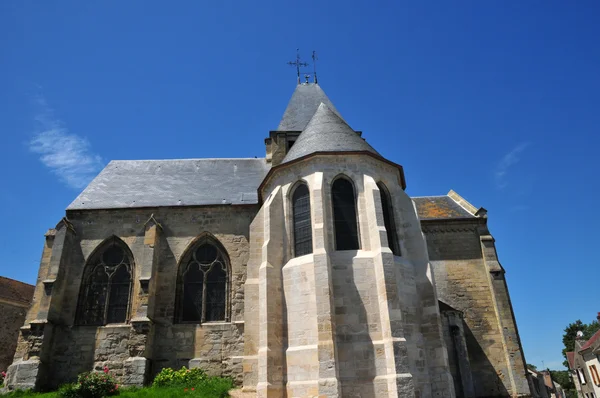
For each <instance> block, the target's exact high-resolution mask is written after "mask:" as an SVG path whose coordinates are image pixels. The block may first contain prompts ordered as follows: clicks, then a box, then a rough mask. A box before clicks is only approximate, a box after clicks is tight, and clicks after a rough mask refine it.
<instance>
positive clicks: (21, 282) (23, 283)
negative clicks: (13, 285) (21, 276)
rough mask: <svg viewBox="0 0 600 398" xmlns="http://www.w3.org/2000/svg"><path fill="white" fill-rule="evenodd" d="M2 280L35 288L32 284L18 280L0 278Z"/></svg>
mask: <svg viewBox="0 0 600 398" xmlns="http://www.w3.org/2000/svg"><path fill="white" fill-rule="evenodd" d="M0 279H6V280H7V281H13V282H17V283H20V284H22V285H27V286H33V287H35V285H32V284H31V283H27V282H23V281H20V280H18V279H13V278H8V277H6V276H0Z"/></svg>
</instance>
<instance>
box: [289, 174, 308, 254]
mask: <svg viewBox="0 0 600 398" xmlns="http://www.w3.org/2000/svg"><path fill="white" fill-rule="evenodd" d="M292 213H293V222H294V254H295V256H296V257H298V256H303V255H305V254H309V253H312V249H313V248H312V227H311V223H310V194H309V192H308V187H307V186H306V184H300V185H298V186H297V187H296V189H295V190H294V194H293V195H292Z"/></svg>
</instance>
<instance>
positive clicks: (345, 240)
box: [331, 178, 359, 250]
mask: <svg viewBox="0 0 600 398" xmlns="http://www.w3.org/2000/svg"><path fill="white" fill-rule="evenodd" d="M331 196H332V200H333V223H334V229H335V249H336V250H358V249H359V244H358V220H357V218H356V198H355V195H354V186H353V185H352V183H351V182H350V181H349V180H348V179H346V178H338V179H337V180H335V182H334V183H333V186H332V188H331Z"/></svg>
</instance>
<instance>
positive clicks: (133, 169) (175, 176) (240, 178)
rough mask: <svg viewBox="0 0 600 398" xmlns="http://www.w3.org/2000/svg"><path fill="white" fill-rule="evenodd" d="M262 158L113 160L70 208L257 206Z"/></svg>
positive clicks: (266, 167) (265, 165)
mask: <svg viewBox="0 0 600 398" xmlns="http://www.w3.org/2000/svg"><path fill="white" fill-rule="evenodd" d="M269 168H270V165H269V164H268V163H267V162H266V160H265V159H264V158H259V159H256V158H254V159H182V160H113V161H111V162H110V163H109V164H108V165H107V166H106V167H105V168H104V170H102V171H101V172H100V174H99V175H98V176H97V177H96V178H95V179H94V180H93V181H92V182H91V183H90V184H89V185H88V186H87V188H85V189H84V190H83V192H82V193H81V194H80V195H79V196H78V197H77V198H76V199H75V200H74V201H73V203H71V204H70V205H69V207H67V210H81V209H115V208H132V207H159V206H198V205H217V204H232V205H241V204H256V203H258V194H257V187H258V185H259V184H260V183H261V181H262V180H263V178H264V177H265V175H266V174H267V172H268V171H269Z"/></svg>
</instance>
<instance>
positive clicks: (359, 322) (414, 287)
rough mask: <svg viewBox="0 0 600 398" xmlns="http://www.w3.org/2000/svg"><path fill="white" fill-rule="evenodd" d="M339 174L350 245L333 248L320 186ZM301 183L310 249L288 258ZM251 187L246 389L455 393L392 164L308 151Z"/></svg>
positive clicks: (411, 215)
mask: <svg viewBox="0 0 600 398" xmlns="http://www.w3.org/2000/svg"><path fill="white" fill-rule="evenodd" d="M340 174H344V175H345V176H346V177H347V178H349V179H351V180H352V182H353V184H354V186H355V190H356V199H357V215H358V220H357V222H358V225H359V240H360V249H359V250H348V251H336V250H335V247H334V242H335V236H334V229H333V228H332V225H333V214H332V202H331V184H332V183H333V181H334V180H335V179H336V178H338V177H339V176H340ZM301 180H302V181H304V182H305V183H306V184H307V186H308V188H309V192H310V203H311V222H312V237H313V253H312V254H307V255H304V256H300V257H296V258H295V257H294V256H293V249H292V248H293V244H292V243H291V242H293V228H292V222H291V219H292V217H291V204H290V195H291V194H292V192H293V189H294V187H295V186H296V184H297V183H298V181H301ZM378 182H382V183H383V184H385V186H386V188H387V189H388V190H389V192H390V196H391V198H392V201H393V204H392V206H393V209H394V217H395V219H396V223H395V224H396V228H397V231H396V232H397V233H396V235H397V236H398V238H399V242H398V243H399V246H400V247H401V250H402V257H398V256H394V255H393V254H392V252H391V250H390V249H389V247H388V246H389V245H388V242H387V233H386V230H385V226H384V220H383V210H382V206H381V197H380V193H379V188H378V186H377V183H378ZM262 188H263V189H262V190H261V195H262V197H263V198H264V204H263V207H262V209H261V212H260V213H259V214H258V216H257V217H256V218H255V220H254V222H253V223H252V226H251V240H252V242H253V245H254V244H255V242H256V244H259V245H261V247H260V249H261V250H260V251H258V249H259V246H256V247H254V248H253V250H254V249H257V252H256V253H255V252H254V251H253V253H252V254H251V261H250V262H249V264H248V279H247V283H246V298H247V300H246V311H247V312H246V315H245V319H246V326H247V328H246V336H245V341H246V343H247V346H246V351H245V360H244V373H245V379H244V387H245V389H246V390H248V391H256V392H257V393H258V396H273V397H279V396H284V393H283V390H284V389H286V390H287V396H315V395H318V396H331V397H336V396H343V397H346V396H347V397H353V396H360V397H365V398H366V397H384V396H390V397H391V396H413V395H415V396H421V397H430V396H454V395H453V385H452V379H451V375H450V373H449V372H448V364H447V354H446V349H445V345H444V343H443V338H442V331H441V322H440V318H439V310H438V306H437V298H436V294H435V290H434V288H433V283H434V281H433V278H432V276H431V272H430V270H429V263H428V257H427V252H426V244H425V240H424V238H423V235H422V231H421V228H420V224H419V220H418V218H417V216H416V212H415V209H414V206H413V203H412V201H411V200H410V198H409V197H408V196H407V195H406V193H405V192H404V191H403V189H402V186H401V175H400V172H399V170H398V168H396V167H394V166H392V165H390V164H387V163H384V162H381V161H378V160H376V159H373V158H372V157H369V156H364V155H344V156H343V157H342V156H330V155H323V156H315V157H313V158H311V159H307V160H305V161H303V162H299V163H297V164H293V165H289V166H283V167H282V168H280V169H278V170H277V171H276V172H275V173H272V175H271V177H270V178H268V179H267V181H266V182H265V184H264V186H263V187H262ZM281 276H283V278H281ZM250 309H252V312H250ZM256 312H258V316H257V314H256ZM257 318H258V321H256V319H257Z"/></svg>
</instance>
